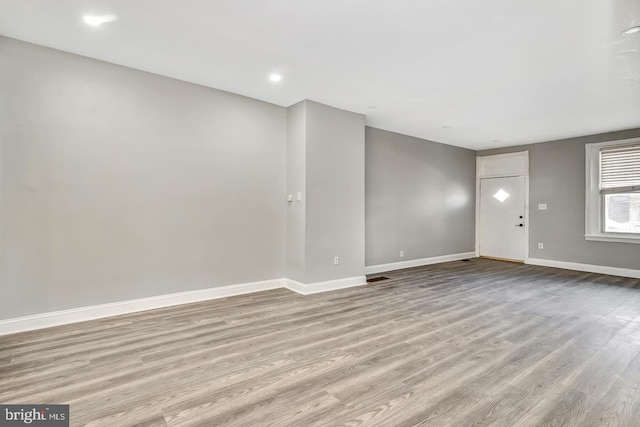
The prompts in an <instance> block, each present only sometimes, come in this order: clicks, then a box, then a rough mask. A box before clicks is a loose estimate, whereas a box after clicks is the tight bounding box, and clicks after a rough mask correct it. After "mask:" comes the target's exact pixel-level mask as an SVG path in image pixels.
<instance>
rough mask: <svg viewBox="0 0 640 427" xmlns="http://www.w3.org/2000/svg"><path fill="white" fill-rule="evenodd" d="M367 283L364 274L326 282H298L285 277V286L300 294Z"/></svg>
mask: <svg viewBox="0 0 640 427" xmlns="http://www.w3.org/2000/svg"><path fill="white" fill-rule="evenodd" d="M366 284H367V278H366V277H365V276H356V277H347V278H345V279H337V280H329V281H327V282H317V283H308V284H305V283H300V282H296V281H295V280H291V279H285V287H286V288H287V289H289V290H292V291H294V292H297V293H299V294H301V295H311V294H317V293H319V292H327V291H334V290H336V289H344V288H351V287H354V286H362V285H366Z"/></svg>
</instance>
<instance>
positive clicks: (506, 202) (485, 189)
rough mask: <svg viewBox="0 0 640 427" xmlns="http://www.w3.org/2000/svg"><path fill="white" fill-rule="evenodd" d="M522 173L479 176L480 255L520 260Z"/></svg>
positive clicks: (523, 198) (522, 203)
mask: <svg viewBox="0 0 640 427" xmlns="http://www.w3.org/2000/svg"><path fill="white" fill-rule="evenodd" d="M524 186H525V181H524V176H514V177H506V178H483V179H481V180H480V230H479V234H480V245H479V246H480V256H486V257H491V258H500V259H506V260H513V261H524V253H525V246H524V245H525V221H524V220H525V218H524V212H525V211H524V208H525V206H524V201H525V187H524Z"/></svg>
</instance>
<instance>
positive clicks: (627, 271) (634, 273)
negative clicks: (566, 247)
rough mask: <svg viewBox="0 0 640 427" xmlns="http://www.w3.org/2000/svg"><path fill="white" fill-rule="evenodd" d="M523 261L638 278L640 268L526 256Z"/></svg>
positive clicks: (545, 265)
mask: <svg viewBox="0 0 640 427" xmlns="http://www.w3.org/2000/svg"><path fill="white" fill-rule="evenodd" d="M525 263H526V264H531V265H540V266H543V267H554V268H564V269H566V270H576V271H585V272H587V273H600V274H609V275H611V276H622V277H631V278H633V279H640V270H634V269H632V268H618V267H608V266H605V265H593V264H581V263H577V262H567V261H555V260H550V259H541V258H528V259H527V260H526V261H525Z"/></svg>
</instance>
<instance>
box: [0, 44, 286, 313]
mask: <svg viewBox="0 0 640 427" xmlns="http://www.w3.org/2000/svg"><path fill="white" fill-rule="evenodd" d="M0 100H1V101H0V108H1V110H0V161H1V164H0V282H1V287H0V292H1V295H0V319H2V318H12V317H17V316H23V315H29V314H33V313H42V312H49V311H54V310H61V309H66V308H71V307H78V306H86V305H92V304H100V303H107V302H112V301H120V300H127V299H132V298H140V297H147V296H153V295H160V294H166V293H172V292H180V291H187V290H193V289H202V288H209V287H216V286H221V285H227V284H233V283H243V282H250V281H256V280H266V279H271V278H280V277H283V276H284V274H285V244H286V242H285V235H286V224H285V223H286V202H285V201H284V195H285V194H286V138H287V125H286V123H287V119H286V114H287V111H286V109H285V108H281V107H278V106H275V105H271V104H267V103H264V102H260V101H256V100H253V99H249V98H245V97H241V96H237V95H233V94H230V93H225V92H221V91H217V90H213V89H208V88H204V87H201V86H197V85H192V84H188V83H184V82H180V81H176V80H172V79H168V78H164V77H160V76H156V75H152V74H148V73H144V72H139V71H134V70H131V69H127V68H124V67H119V66H115V65H110V64H107V63H103V62H99V61H94V60H91V59H87V58H83V57H80V56H75V55H71V54H67V53H62V52H59V51H55V50H51V49H47V48H43V47H38V46H34V45H30V44H27V43H22V42H18V41H15V40H11V39H7V38H0Z"/></svg>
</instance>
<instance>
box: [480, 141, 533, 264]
mask: <svg viewBox="0 0 640 427" xmlns="http://www.w3.org/2000/svg"><path fill="white" fill-rule="evenodd" d="M513 176H523V177H524V263H525V264H528V262H529V151H528V150H525V151H518V152H515V153H506V154H496V155H493V156H477V157H476V256H477V257H479V256H480V180H481V179H483V178H506V177H513Z"/></svg>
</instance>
